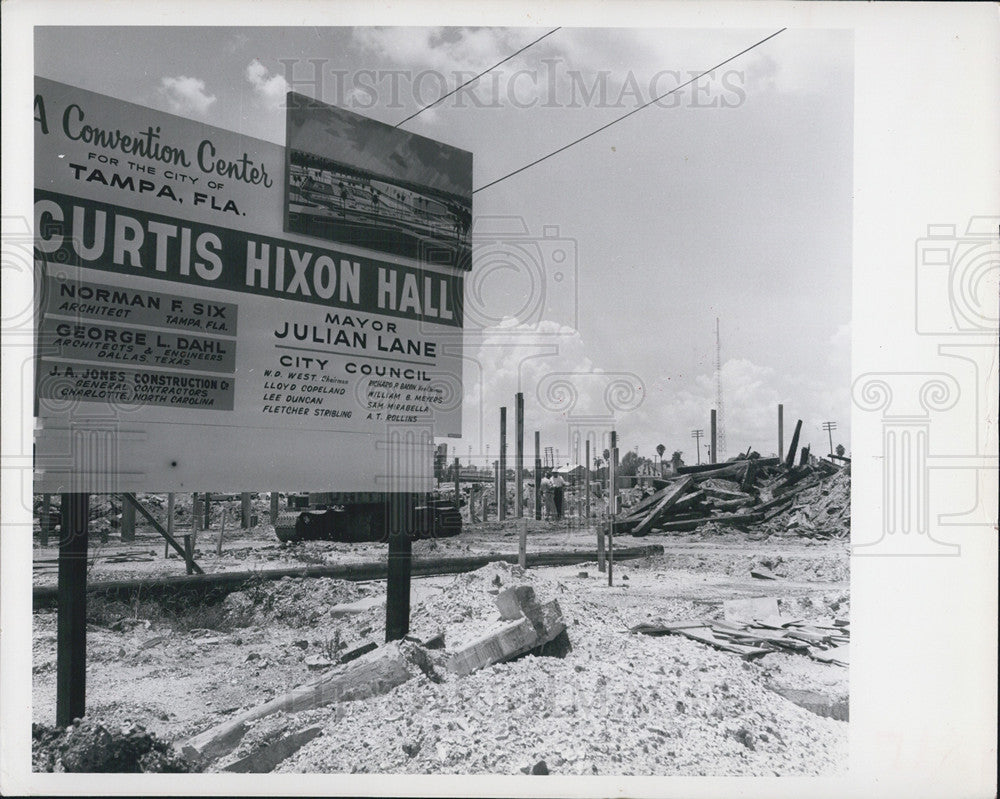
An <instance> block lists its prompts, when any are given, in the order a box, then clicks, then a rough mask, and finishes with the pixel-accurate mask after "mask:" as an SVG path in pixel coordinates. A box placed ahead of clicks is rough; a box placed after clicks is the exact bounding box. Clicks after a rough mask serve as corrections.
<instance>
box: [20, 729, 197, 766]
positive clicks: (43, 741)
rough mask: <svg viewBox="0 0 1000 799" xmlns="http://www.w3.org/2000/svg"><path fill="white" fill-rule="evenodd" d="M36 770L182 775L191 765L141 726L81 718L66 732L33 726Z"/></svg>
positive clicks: (65, 730) (32, 735) (33, 761)
mask: <svg viewBox="0 0 1000 799" xmlns="http://www.w3.org/2000/svg"><path fill="white" fill-rule="evenodd" d="M31 737H32V741H33V746H32V769H33V770H34V771H41V772H52V771H56V772H90V773H109V772H116V773H150V772H157V773H182V772H188V771H191V770H192V767H191V765H190V764H189V763H188V762H187V761H186V760H184V758H182V757H180V756H179V755H178V754H177V753H175V752H174V751H173V749H172V748H171V746H170V744H168V743H167V742H166V741H162V740H160V739H159V738H157V737H156V736H155V735H151V734H150V733H148V732H147V731H146V730H145V729H144V728H143V727H142V726H141V725H139V724H131V725H128V726H126V727H124V728H122V729H115V728H113V727H108V726H105V725H104V724H101V723H99V722H97V721H95V720H93V719H89V718H83V719H77V720H76V722H75V723H73V724H70V725H69V726H67V727H66V728H64V729H60V728H57V727H48V726H46V725H44V724H32V725H31Z"/></svg>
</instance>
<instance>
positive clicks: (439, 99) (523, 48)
mask: <svg viewBox="0 0 1000 799" xmlns="http://www.w3.org/2000/svg"><path fill="white" fill-rule="evenodd" d="M557 30H559V28H553V29H552V30H550V31H549V32H548V33H546V34H543V35H541V36H539V37H538V38H537V39H535V41H533V42H529V43H528V44H526V45H525V46H524V47H522V48H521V49H520V50H518V51H517V52H516V53H511V54H510V55H509V56H507V57H506V58H505V59H504V60H503V61H497V62H496V63H495V64H494V65H493V66H492V67H490V68H489V69H484V70H483V71H482V72H480V73H479V74H478V75H476V76H475V77H474V78H469V79H468V80H467V81H466V82H465V83H463V84H462V85H461V86H456V87H455V88H454V89H452V90H451V91H450V92H448V93H447V94H442V95H441V96H440V97H438V98H437V100H435V101H434V102H433V103H428V104H427V105H425V106H424V107H423V108H421V109H419V110H417V111H414V112H413V113H412V114H410V115H409V116H408V117H407V118H406V119H404V120H402V121H401V122H397V123H396V124H395V125H393V127H396V128H398V127H399V126H400V125H402V124H403V123H404V122H409V121H410V120H411V119H413V118H414V117H415V116H417V115H418V114H422V113H423V112H424V111H426V110H427V109H428V108H433V107H434V106H436V105H437V104H438V103H440V102H441V101H442V100H447V99H448V98H449V97H451V96H452V95H453V94H454V93H455V92H457V91H461V90H462V89H464V88H465V87H466V86H468V85H469V84H470V83H475V82H476V81H477V80H479V79H480V78H481V77H482V76H483V75H485V74H486V73H487V72H492V71H493V70H494V69H496V68H497V67H499V66H501V65H502V64H506V63H507V62H508V61H510V60H511V59H512V58H514V57H515V56H519V55H521V53H523V52H524V51H525V50H527V49H528V48H529V47H533V46H534V45H536V44H538V43H539V42H540V41H541V40H542V39H544V38H545V37H546V36H551V35H552V34H553V33H555V32H556V31H557Z"/></svg>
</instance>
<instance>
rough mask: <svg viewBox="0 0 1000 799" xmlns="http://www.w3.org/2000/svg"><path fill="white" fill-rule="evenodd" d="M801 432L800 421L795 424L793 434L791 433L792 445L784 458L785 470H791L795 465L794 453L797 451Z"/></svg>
mask: <svg viewBox="0 0 1000 799" xmlns="http://www.w3.org/2000/svg"><path fill="white" fill-rule="evenodd" d="M801 432H802V420H801V419H799V420H798V421H797V422H796V423H795V432H794V433H792V445H791V446H790V447H789V448H788V455H787V456H785V468H786V469H791V468H792V467H793V466H794V465H795V453H796V452H798V449H799V434H800V433H801Z"/></svg>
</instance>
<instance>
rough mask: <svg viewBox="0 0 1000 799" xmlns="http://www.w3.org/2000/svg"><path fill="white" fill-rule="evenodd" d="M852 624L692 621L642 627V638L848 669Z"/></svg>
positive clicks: (776, 619)
mask: <svg viewBox="0 0 1000 799" xmlns="http://www.w3.org/2000/svg"><path fill="white" fill-rule="evenodd" d="M850 630H851V628H850V624H849V622H848V621H847V620H845V619H828V620H824V621H820V622H806V621H803V620H802V619H788V618H783V617H781V616H772V617H769V618H766V619H760V620H754V621H733V620H728V619H726V620H714V621H711V620H693V621H674V622H659V623H653V624H639V625H636V626H635V627H632V628H631V631H632V632H633V633H642V634H643V635H683V636H684V637H686V638H691V639H693V640H695V641H700V642H701V643H705V644H709V645H710V646H714V647H715V648H716V649H721V650H723V651H725V652H733V653H735V654H738V655H740V656H741V657H742V658H744V659H745V660H751V659H753V658H758V657H761V656H763V655H766V654H768V653H769V652H789V653H797V654H802V655H808V656H809V657H811V658H813V659H814V660H819V661H823V662H826V663H833V664H837V665H841V666H847V665H848V664H849V662H850V655H849V653H850V640H851V632H850Z"/></svg>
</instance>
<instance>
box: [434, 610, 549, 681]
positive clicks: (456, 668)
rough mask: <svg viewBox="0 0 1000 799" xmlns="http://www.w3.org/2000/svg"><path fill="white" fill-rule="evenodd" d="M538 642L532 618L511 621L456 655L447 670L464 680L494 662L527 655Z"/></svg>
mask: <svg viewBox="0 0 1000 799" xmlns="http://www.w3.org/2000/svg"><path fill="white" fill-rule="evenodd" d="M538 643H539V642H538V634H537V633H536V632H535V626H534V625H533V624H532V623H531V621H530V620H529V619H527V618H521V619H518V620H516V621H509V622H507V623H506V624H504V625H502V626H501V627H500V628H499V629H497V630H494V631H492V632H490V633H487V634H486V635H484V636H482V637H481V638H479V639H477V640H475V641H473V642H472V643H471V644H469V645H468V646H466V647H464V648H463V649H461V650H459V651H458V652H456V653H455V654H453V655H452V656H451V659H450V660H449V661H448V671H450V672H452V673H453V674H457V675H458V676H459V677H464V676H465V675H467V674H471V673H472V672H474V671H476V670H478V669H481V668H484V667H486V666H489V665H492V664H493V663H500V662H501V661H504V660H507V659H509V658H512V657H514V656H515V655H519V654H521V653H523V652H527V651H528V650H529V649H532V648H534V647H535V646H537V645H538Z"/></svg>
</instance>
